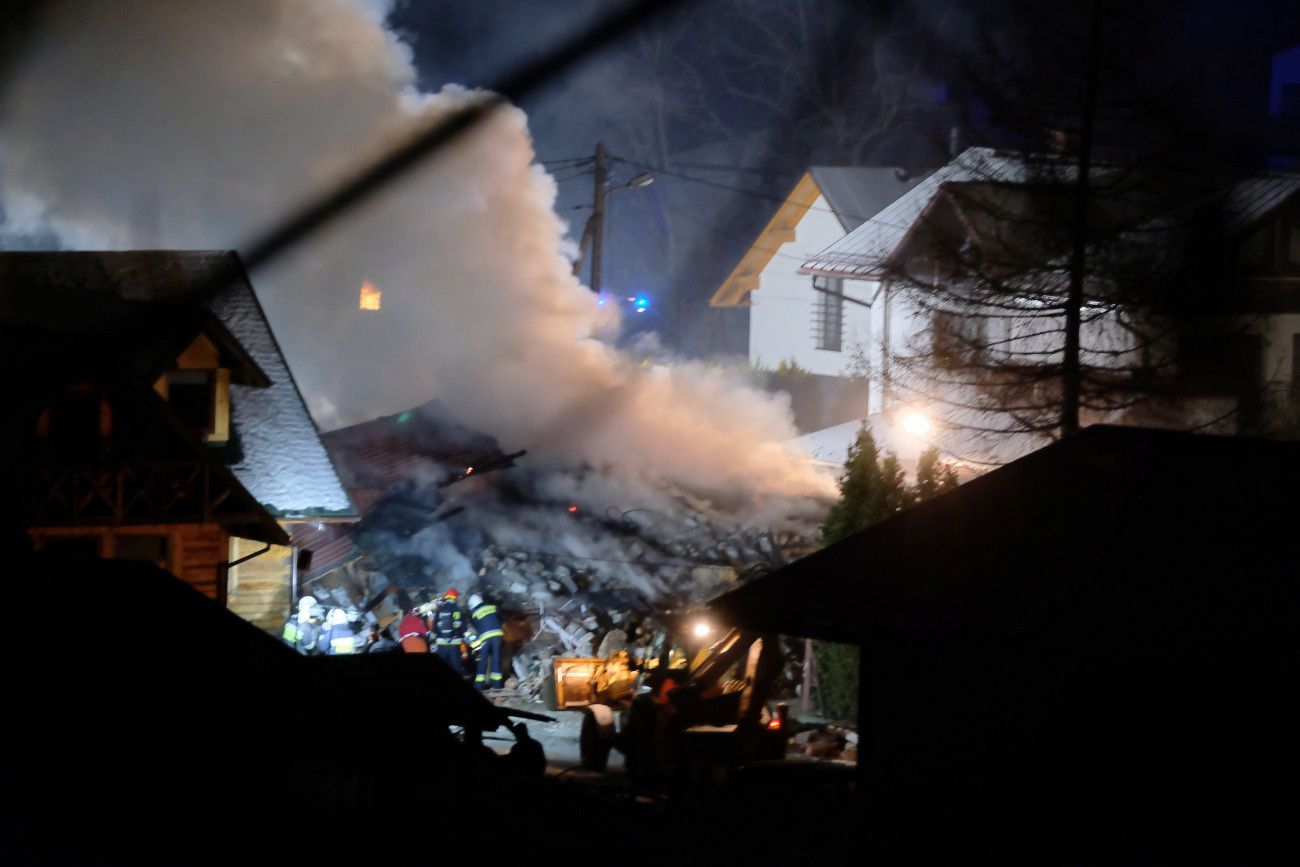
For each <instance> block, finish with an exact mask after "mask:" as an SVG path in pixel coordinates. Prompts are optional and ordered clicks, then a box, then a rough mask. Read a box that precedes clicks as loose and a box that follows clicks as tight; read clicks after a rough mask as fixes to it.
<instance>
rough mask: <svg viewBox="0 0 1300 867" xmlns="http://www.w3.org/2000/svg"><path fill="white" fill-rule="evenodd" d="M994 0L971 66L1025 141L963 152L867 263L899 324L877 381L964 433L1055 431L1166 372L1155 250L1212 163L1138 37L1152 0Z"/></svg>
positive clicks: (1158, 15)
mask: <svg viewBox="0 0 1300 867" xmlns="http://www.w3.org/2000/svg"><path fill="white" fill-rule="evenodd" d="M1007 5H1008V8H1009V11H1010V12H1011V13H1013V14H1010V15H1008V16H1006V17H1005V18H1004V20H1007V21H1010V22H1014V24H1013V25H1008V26H1006V27H1003V28H1000V29H998V30H995V31H993V32H991V33H989V34H988V35H987V38H986V39H985V40H984V42H983V50H982V52H981V53H979V54H977V55H976V59H975V61H974V63H973V64H972V67H971V78H972V80H973V81H975V82H977V85H978V90H979V93H980V94H981V95H982V99H983V100H984V101H985V102H986V104H987V105H988V106H989V107H990V109H991V115H992V117H993V118H994V119H995V121H996V124H997V125H996V127H994V128H995V129H997V130H998V131H1000V132H1001V133H1003V135H1004V137H1006V136H1007V134H1008V133H1011V134H1016V133H1019V141H1021V142H1023V143H1025V144H1028V145H1033V144H1035V142H1037V143H1038V145H1039V147H1040V149H1041V150H1042V151H1043V152H1041V153H1039V154H1036V155H1031V154H1024V153H1020V154H1008V153H1004V152H998V151H976V152H971V154H970V155H968V157H967V164H966V165H964V166H962V167H961V169H960V170H958V171H954V172H952V173H951V175H949V176H948V177H949V180H948V181H947V182H945V183H943V184H942V185H940V186H939V187H938V189H937V191H936V192H935V194H934V197H933V198H932V200H931V201H930V203H929V205H928V206H927V208H926V210H925V212H924V213H923V214H922V215H921V217H920V219H919V220H918V221H917V224H916V225H915V226H914V227H913V230H912V231H911V232H910V233H909V234H908V236H907V239H906V241H905V242H904V244H903V245H902V247H901V248H900V249H898V250H895V251H893V254H892V255H891V258H890V261H889V262H887V263H884V270H885V272H886V273H888V275H889V279H890V282H891V283H892V285H893V287H895V288H896V289H897V290H900V291H899V292H898V294H899V295H901V296H902V297H903V298H905V299H906V302H905V303H907V304H908V306H909V307H910V310H911V313H912V315H913V316H914V317H915V319H914V322H915V323H916V327H915V328H914V330H913V332H912V334H911V339H910V340H909V341H907V344H906V345H905V346H904V347H903V348H902V350H901V351H899V352H897V353H896V354H895V355H894V357H893V358H892V359H891V360H892V361H893V362H894V363H895V365H894V366H895V369H896V370H897V372H898V373H897V375H896V376H895V378H894V383H893V385H894V388H895V389H896V391H897V394H898V396H899V397H902V398H903V399H908V398H912V399H916V400H921V399H924V400H925V401H927V402H930V403H937V404H939V405H940V406H942V407H943V412H942V413H941V415H943V416H944V417H945V418H946V419H947V420H948V421H949V422H950V423H953V424H955V425H957V426H960V427H963V428H965V429H967V430H968V431H972V432H975V433H978V434H983V435H989V436H1001V435H1005V434H1040V435H1047V436H1058V435H1069V434H1071V433H1073V432H1075V431H1077V430H1078V429H1079V427H1080V425H1081V424H1083V423H1086V422H1089V421H1100V420H1112V421H1113V420H1117V419H1120V418H1123V417H1125V415H1126V414H1131V413H1132V412H1133V410H1134V409H1135V408H1136V407H1138V406H1139V405H1141V404H1142V403H1144V402H1145V401H1147V400H1149V399H1151V398H1152V397H1153V396H1156V395H1160V394H1162V393H1165V392H1167V391H1168V390H1169V389H1170V388H1171V387H1172V386H1173V384H1174V375H1175V373H1176V369H1177V368H1176V359H1177V356H1176V353H1177V345H1178V342H1177V340H1176V333H1175V322H1174V320H1173V318H1171V316H1170V315H1168V314H1169V313H1170V312H1171V311H1170V310H1169V309H1168V305H1167V304H1165V301H1166V300H1167V296H1166V294H1165V290H1166V287H1167V286H1168V285H1169V281H1170V278H1171V277H1172V276H1173V274H1172V272H1171V271H1170V270H1169V268H1168V264H1169V260H1170V257H1169V253H1170V251H1171V250H1173V249H1174V248H1175V247H1176V246H1177V245H1179V244H1181V243H1183V242H1184V240H1185V237H1186V230H1187V224H1188V220H1189V218H1190V216H1191V215H1193V214H1197V213H1199V212H1200V211H1201V210H1202V209H1203V208H1205V207H1208V206H1209V204H1210V203H1211V202H1212V200H1213V194H1214V191H1215V190H1216V189H1218V188H1219V186H1220V181H1221V177H1222V176H1221V175H1218V174H1216V173H1214V172H1210V171H1207V170H1206V167H1205V164H1204V162H1203V161H1202V160H1200V159H1198V155H1197V154H1196V153H1195V150H1194V149H1189V148H1188V147H1187V144H1188V141H1189V140H1188V139H1187V137H1186V136H1187V127H1186V125H1185V124H1184V122H1183V121H1184V119H1183V118H1181V117H1179V116H1178V112H1177V111H1176V110H1174V109H1173V108H1172V107H1174V106H1178V105H1181V104H1182V102H1181V99H1182V97H1183V96H1185V95H1184V94H1182V93H1181V92H1180V84H1181V83H1182V79H1180V77H1179V75H1178V74H1177V73H1175V72H1171V71H1170V67H1168V66H1166V65H1164V64H1163V63H1156V62H1155V61H1154V60H1153V59H1152V58H1153V57H1154V56H1155V55H1156V54H1158V52H1155V51H1154V50H1149V49H1150V46H1151V44H1152V42H1153V39H1154V37H1155V36H1156V34H1157V33H1158V32H1162V31H1161V28H1164V27H1166V21H1165V17H1164V15H1165V14H1166V13H1167V12H1168V9H1167V6H1168V4H1166V3H1161V2H1125V3H1120V2H1116V0H1073V2H1067V3H1061V4H1023V5H1022V4H1020V3H1018V2H1016V0H1010V2H1009V3H1008V4H1007ZM1163 59H1167V58H1162V60H1163Z"/></svg>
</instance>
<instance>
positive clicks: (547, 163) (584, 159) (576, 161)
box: [534, 157, 592, 169]
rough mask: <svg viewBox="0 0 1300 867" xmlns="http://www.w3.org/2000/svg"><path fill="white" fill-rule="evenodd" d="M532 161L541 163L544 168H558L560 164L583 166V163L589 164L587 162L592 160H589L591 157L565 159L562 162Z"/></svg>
mask: <svg viewBox="0 0 1300 867" xmlns="http://www.w3.org/2000/svg"><path fill="white" fill-rule="evenodd" d="M534 161H535V162H539V163H541V164H542V165H544V166H559V165H560V163H583V164H585V163H589V162H591V161H592V158H591V157H565V158H564V159H562V160H534ZM561 168H570V169H571V168H574V166H561Z"/></svg>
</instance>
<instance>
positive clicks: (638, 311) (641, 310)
mask: <svg viewBox="0 0 1300 867" xmlns="http://www.w3.org/2000/svg"><path fill="white" fill-rule="evenodd" d="M636 312H637V313H644V312H645V308H644V307H638V308H637V309H636Z"/></svg>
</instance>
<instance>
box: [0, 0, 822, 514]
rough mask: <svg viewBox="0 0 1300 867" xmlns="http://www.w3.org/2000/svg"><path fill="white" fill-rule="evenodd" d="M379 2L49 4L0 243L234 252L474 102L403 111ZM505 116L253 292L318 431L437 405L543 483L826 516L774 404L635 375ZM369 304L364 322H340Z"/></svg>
mask: <svg viewBox="0 0 1300 867" xmlns="http://www.w3.org/2000/svg"><path fill="white" fill-rule="evenodd" d="M386 11H387V9H386V4H384V3H379V2H362V0H339V2H332V3H320V2H316V0H195V2H188V3H184V4H177V3H154V2H148V0H123V2H117V3H113V4H74V3H71V2H53V3H50V4H48V6H47V7H46V8H45V13H44V16H43V18H42V20H41V21H40V26H39V27H38V28H37V30H36V31H35V32H34V34H33V39H32V40H31V41H30V43H29V44H28V45H27V46H26V49H27V50H26V53H25V54H24V56H23V57H22V58H21V59H20V60H19V61H18V62H16V63H15V64H14V66H13V70H12V72H13V74H12V76H11V78H10V80H9V81H8V83H7V88H6V92H5V94H4V103H3V106H2V109H3V115H2V116H0V148H2V150H0V193H2V195H3V209H4V213H5V216H6V221H7V224H6V226H5V227H4V229H5V234H6V235H8V236H9V237H14V236H16V235H21V234H24V233H27V234H30V233H39V232H49V231H52V232H53V233H55V236H56V237H57V238H58V239H59V241H60V243H61V244H63V245H64V246H66V247H70V248H74V249H133V248H134V249H141V248H203V249H211V248H230V247H233V248H236V249H238V248H239V246H240V245H241V243H244V242H246V241H247V240H249V239H250V238H253V237H255V236H256V235H257V233H258V232H259V231H260V230H264V229H265V228H267V227H270V226H272V225H274V223H275V221H276V219H277V217H278V216H280V215H282V214H284V213H285V212H286V211H287V210H288V209H290V208H291V207H293V206H294V205H296V204H298V203H301V202H302V201H304V200H305V199H306V198H307V197H308V196H310V195H311V194H312V193H314V192H317V191H320V190H322V189H327V188H328V187H329V185H330V184H331V183H332V182H334V181H337V180H338V179H339V178H340V177H342V176H343V174H344V173H345V172H347V171H348V170H349V169H351V168H352V167H354V166H355V165H356V164H357V162H358V160H359V159H362V158H364V157H365V156H366V155H373V154H375V153H377V152H378V151H379V150H380V149H382V148H384V147H386V146H389V145H390V144H391V143H392V142H393V140H394V139H395V138H398V137H401V136H403V135H409V134H411V133H412V132H413V131H415V130H417V129H421V128H424V127H425V126H426V125H427V124H429V123H434V122H436V121H437V119H438V118H439V117H441V116H443V115H445V113H446V112H447V111H449V110H450V109H452V108H454V107H456V106H458V105H461V104H463V103H464V102H465V101H466V100H473V99H476V98H478V97H477V95H476V94H475V93H474V92H471V91H465V90H462V89H458V88H455V87H448V88H445V89H444V90H442V91H441V92H439V93H436V94H425V93H420V92H417V91H416V90H415V87H414V81H415V75H414V71H413V68H412V65H411V59H410V53H409V50H408V48H407V46H405V45H404V44H403V43H402V42H401V41H400V40H399V39H397V38H396V37H395V36H394V34H392V33H391V32H390V31H388V30H387V29H386V28H385V26H384V19H385V14H386ZM534 159H535V154H534V152H533V147H532V142H531V140H530V137H529V134H528V129H527V123H526V118H525V117H524V115H523V113H522V112H520V111H519V110H517V109H513V108H506V109H501V110H498V111H496V112H494V113H493V114H492V116H491V117H490V118H489V119H488V120H487V121H486V122H484V123H482V124H480V125H479V126H478V127H477V128H476V129H475V130H473V131H472V132H471V133H470V134H468V135H466V136H464V137H462V138H461V139H460V140H459V141H458V142H457V143H455V144H454V145H453V146H452V147H450V148H448V149H446V150H444V151H443V152H441V153H439V154H438V155H437V156H436V157H435V158H434V159H431V160H428V161H426V164H425V165H423V166H421V167H419V168H418V169H416V170H415V171H413V172H411V173H409V174H408V175H406V176H404V177H403V178H401V179H400V180H399V181H398V182H397V183H396V184H395V185H394V186H393V188H392V189H389V190H386V191H385V192H383V193H381V194H380V195H379V196H377V197H375V198H374V199H373V200H371V201H369V202H368V203H366V204H365V205H363V206H362V207H361V208H359V209H358V210H356V211H355V212H353V213H351V214H350V215H348V216H347V217H345V218H344V219H343V220H341V221H339V222H338V223H336V224H335V225H332V226H331V227H330V228H328V229H327V230H325V231H323V232H321V233H319V234H318V235H316V236H314V237H313V238H312V239H311V240H309V241H308V242H307V243H306V244H305V245H303V246H302V247H300V248H298V249H297V250H295V251H294V252H293V253H291V254H290V255H289V256H287V257H285V258H283V259H281V260H280V261H279V262H278V263H276V264H275V265H274V266H273V267H271V268H268V269H266V270H265V271H263V272H260V273H258V274H255V275H254V283H255V285H256V286H257V288H258V291H259V295H260V296H261V298H262V301H263V304H264V306H265V307H266V310H267V313H268V315H269V316H270V319H271V322H272V324H273V326H274V327H275V329H276V333H277V337H278V338H279V340H280V342H281V344H282V347H283V349H284V351H285V353H286V355H287V356H288V359H289V362H290V365H291V366H292V368H293V371H294V375H295V377H296V378H297V381H298V383H299V386H300V387H301V389H302V391H303V393H304V396H305V397H306V398H307V400H308V403H309V405H310V406H311V408H312V410H313V413H314V415H315V416H316V419H317V421H318V423H319V424H320V425H321V426H322V427H323V428H333V427H338V426H341V425H345V424H350V423H354V422H357V421H361V420H364V419H367V418H373V417H375V416H378V415H380V414H384V413H391V412H395V411H398V410H402V409H405V408H408V407H411V406H415V405H417V404H420V403H423V402H424V401H426V400H428V399H430V398H433V397H436V398H438V399H440V400H441V401H442V402H443V403H444V404H445V405H446V406H447V407H449V408H450V409H451V410H452V411H453V412H454V413H455V414H456V416H457V417H458V418H459V419H461V420H462V421H463V422H464V423H466V424H467V425H469V426H470V427H473V428H476V429H479V430H483V431H487V432H490V433H491V434H492V435H493V436H495V437H497V438H498V439H499V440H500V441H501V442H502V444H503V445H504V446H506V447H508V448H516V447H519V448H527V449H529V451H530V454H531V455H532V456H533V459H536V460H540V461H542V462H543V463H545V462H548V461H549V462H553V463H556V464H572V463H575V462H581V463H585V464H588V465H590V466H593V467H596V468H598V469H604V468H607V467H608V468H618V469H620V470H621V471H623V473H625V474H630V475H634V476H658V477H664V478H668V479H674V480H678V481H684V482H689V483H690V484H693V485H698V486H700V487H705V488H709V487H713V488H733V489H734V488H740V489H743V490H752V491H758V492H780V493H790V494H806V493H813V492H819V493H820V492H825V491H826V488H827V484H826V482H825V480H823V479H821V478H820V477H818V476H816V475H814V474H813V473H812V472H811V471H810V470H809V469H807V466H806V465H805V464H804V463H803V462H802V461H800V460H798V459H795V458H792V457H791V456H789V455H787V454H786V453H785V452H784V451H783V450H782V449H781V447H780V446H779V445H778V443H779V442H781V441H783V440H785V439H788V438H791V437H793V436H794V435H795V430H794V428H793V426H792V424H791V423H790V420H789V413H788V408H787V406H786V405H785V404H784V402H782V401H781V400H778V399H775V398H772V397H770V396H768V395H764V394H762V393H760V392H756V391H754V390H753V389H751V388H749V387H748V386H746V385H745V384H744V383H743V382H741V381H740V380H738V379H736V378H734V377H732V376H729V375H728V374H726V373H725V372H722V371H720V370H716V369H710V368H706V367H704V366H702V365H689V364H683V365H671V366H665V365H655V366H645V365H641V364H638V363H636V362H634V361H633V360H631V359H628V358H627V357H625V356H623V355H621V354H620V353H618V352H617V351H615V350H614V349H612V348H610V347H609V346H608V345H607V344H606V343H603V342H601V341H600V340H599V339H598V338H599V336H600V334H601V333H602V332H606V333H607V332H608V330H609V329H611V328H613V327H614V326H615V325H616V323H614V322H611V321H609V319H608V317H609V316H610V315H612V314H610V313H609V312H607V310H608V308H600V307H597V306H596V304H595V296H594V295H593V294H592V293H591V292H589V291H588V290H587V289H586V288H585V287H583V286H582V285H580V284H579V283H578V281H577V280H576V279H575V278H573V277H572V276H571V275H570V273H569V264H568V262H567V260H566V258H565V256H564V255H563V251H564V245H565V244H566V241H565V234H566V231H567V226H565V224H564V223H563V222H562V221H561V220H560V219H559V218H558V217H557V216H556V215H555V212H554V210H553V207H552V205H553V202H554V198H555V193H556V188H555V183H554V181H553V179H552V178H551V177H550V176H549V175H547V174H546V173H545V172H544V170H543V169H542V168H541V167H540V166H538V165H536V164H535V163H534ZM366 283H369V284H370V285H371V286H372V287H373V288H374V289H375V290H377V291H378V292H380V293H382V307H381V309H378V310H359V309H358V293H359V291H360V288H361V287H362V285H363V284H366Z"/></svg>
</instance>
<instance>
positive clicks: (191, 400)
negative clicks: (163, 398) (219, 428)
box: [167, 370, 213, 433]
mask: <svg viewBox="0 0 1300 867" xmlns="http://www.w3.org/2000/svg"><path fill="white" fill-rule="evenodd" d="M167 402H168V403H169V404H171V407H172V409H173V410H174V411H175V412H176V414H177V415H179V416H180V417H181V418H182V419H184V420H185V423H186V424H188V425H189V426H190V427H192V428H194V429H195V430H197V431H199V432H201V433H207V432H209V431H211V430H212V424H213V418H212V410H213V407H212V403H213V396H212V372H211V371H208V370H174V371H172V372H171V373H169V374H167Z"/></svg>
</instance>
